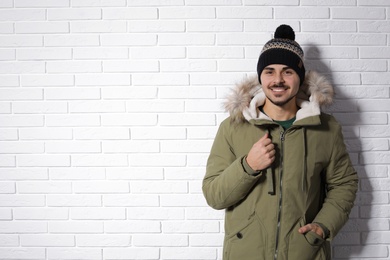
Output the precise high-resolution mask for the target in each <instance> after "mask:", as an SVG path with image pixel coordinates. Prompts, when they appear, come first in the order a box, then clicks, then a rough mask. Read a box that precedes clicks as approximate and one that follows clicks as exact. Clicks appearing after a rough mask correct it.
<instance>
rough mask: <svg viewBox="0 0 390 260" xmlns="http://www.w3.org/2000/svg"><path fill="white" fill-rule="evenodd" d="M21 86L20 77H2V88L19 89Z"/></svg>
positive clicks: (0, 78)
mask: <svg viewBox="0 0 390 260" xmlns="http://www.w3.org/2000/svg"><path fill="white" fill-rule="evenodd" d="M17 86H19V76H18V75H0V87H17Z"/></svg>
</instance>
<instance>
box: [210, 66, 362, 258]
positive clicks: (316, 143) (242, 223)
mask: <svg viewBox="0 0 390 260" xmlns="http://www.w3.org/2000/svg"><path fill="white" fill-rule="evenodd" d="M332 99H333V88H332V86H331V85H330V84H329V83H328V82H327V80H326V79H325V78H324V77H322V76H320V75H319V74H317V73H315V72H308V73H307V74H306V77H305V81H304V83H303V84H302V86H301V87H300V91H299V93H298V95H297V105H298V107H299V108H300V109H299V110H298V112H297V114H296V120H295V121H294V123H293V125H292V126H291V127H290V128H288V129H287V130H284V129H283V128H282V127H281V126H279V125H278V124H276V123H275V122H273V121H272V120H271V119H270V118H269V117H268V116H267V115H265V114H263V113H262V112H260V110H259V107H260V106H261V105H263V104H264V102H265V95H264V93H263V91H262V88H261V85H260V84H259V83H258V79H257V78H255V77H254V78H252V79H248V80H245V81H244V82H242V83H241V84H239V85H237V87H236V88H235V89H234V90H233V91H232V93H231V95H230V96H229V97H228V99H227V102H226V103H225V107H226V109H227V111H229V114H230V116H229V118H227V119H226V120H224V121H223V122H222V123H221V125H220V127H219V130H218V133H217V135H216V137H215V140H214V144H213V146H212V149H211V152H210V155H209V158H208V161H207V169H206V175H205V177H204V179H203V193H204V196H205V198H206V201H207V203H208V204H209V205H210V206H211V207H212V208H214V209H225V239H224V248H223V259H224V260H272V259H275V260H287V259H288V260H327V259H330V258H331V247H330V241H331V240H332V239H333V238H334V237H335V236H336V234H337V233H338V231H339V230H340V229H341V228H342V226H343V225H344V224H345V223H346V221H347V220H348V216H349V213H350V211H351V209H352V207H353V203H354V200H355V196H356V192H357V185H358V179H357V174H356V171H355V170H354V168H353V167H352V164H351V161H350V158H349V155H348V153H347V151H346V147H345V144H344V140H343V136H342V132H341V127H340V125H339V124H338V123H337V121H336V120H335V119H334V118H333V117H332V116H331V115H327V114H325V113H323V112H321V107H322V106H323V105H327V104H330V103H331V102H332ZM266 133H269V136H270V138H271V139H272V142H273V143H274V144H275V147H276V159H275V161H274V163H273V164H272V165H271V166H270V167H269V168H268V169H266V170H263V171H261V172H259V173H256V174H253V172H248V170H247V171H246V170H245V169H247V168H245V167H247V165H245V164H246V161H245V157H246V155H247V154H248V152H249V150H250V149H251V148H252V146H253V144H254V143H256V142H257V141H258V140H259V139H260V138H261V137H262V136H264V134H266ZM249 169H250V168H249ZM308 223H318V224H319V225H320V226H321V227H323V229H324V230H325V231H327V232H326V233H328V234H327V237H326V238H325V239H324V238H323V237H320V236H318V235H317V234H316V233H314V232H312V231H310V232H308V233H306V234H304V235H303V234H300V233H299V232H298V229H299V227H301V226H304V225H305V224H308Z"/></svg>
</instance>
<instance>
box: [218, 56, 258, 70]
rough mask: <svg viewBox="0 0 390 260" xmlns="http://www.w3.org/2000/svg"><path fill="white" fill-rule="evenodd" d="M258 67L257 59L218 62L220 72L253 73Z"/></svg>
mask: <svg viewBox="0 0 390 260" xmlns="http://www.w3.org/2000/svg"><path fill="white" fill-rule="evenodd" d="M256 67H257V59H256V60H255V59H253V60H233V59H232V60H222V61H220V62H218V70H219V71H220V72H238V71H242V72H247V71H253V70H254V69H255V68H256Z"/></svg>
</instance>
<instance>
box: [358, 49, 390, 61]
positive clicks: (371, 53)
mask: <svg viewBox="0 0 390 260" xmlns="http://www.w3.org/2000/svg"><path fill="white" fill-rule="evenodd" d="M359 51H360V56H361V58H363V59H374V58H375V59H388V58H390V53H389V51H390V48H389V47H377V46H369V47H367V46H362V47H360V48H359Z"/></svg>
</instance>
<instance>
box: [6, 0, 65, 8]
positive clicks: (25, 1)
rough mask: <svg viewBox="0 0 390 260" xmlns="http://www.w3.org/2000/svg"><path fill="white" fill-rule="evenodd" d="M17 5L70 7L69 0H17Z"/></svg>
mask: <svg viewBox="0 0 390 260" xmlns="http://www.w3.org/2000/svg"><path fill="white" fill-rule="evenodd" d="M14 2H15V7H34V8H36V7H45V8H47V7H69V0H55V1H52V0H51V1H50V0H49V1H34V2H31V1H29V0H15V1H14Z"/></svg>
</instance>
